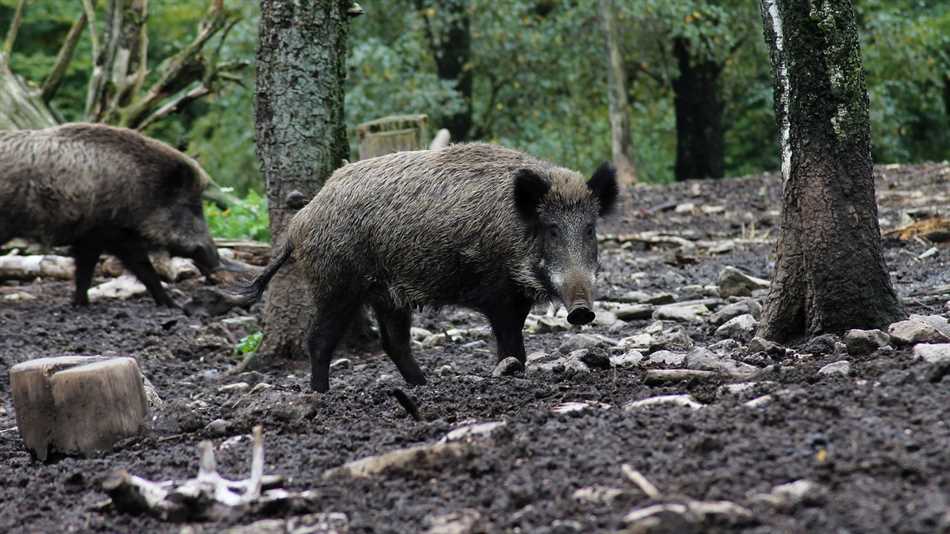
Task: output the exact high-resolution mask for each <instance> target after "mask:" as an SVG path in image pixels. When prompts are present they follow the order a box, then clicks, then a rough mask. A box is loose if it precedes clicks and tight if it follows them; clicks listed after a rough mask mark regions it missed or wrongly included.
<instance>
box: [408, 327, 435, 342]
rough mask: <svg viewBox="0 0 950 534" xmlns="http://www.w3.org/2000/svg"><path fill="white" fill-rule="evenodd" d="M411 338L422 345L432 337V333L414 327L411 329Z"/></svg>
mask: <svg viewBox="0 0 950 534" xmlns="http://www.w3.org/2000/svg"><path fill="white" fill-rule="evenodd" d="M409 336H410V337H411V338H412V339H413V341H418V342H419V343H422V342H423V341H424V340H425V339H426V338H429V337H432V332H431V331H429V330H426V329H425V328H419V327H417V326H413V327H411V328H409Z"/></svg>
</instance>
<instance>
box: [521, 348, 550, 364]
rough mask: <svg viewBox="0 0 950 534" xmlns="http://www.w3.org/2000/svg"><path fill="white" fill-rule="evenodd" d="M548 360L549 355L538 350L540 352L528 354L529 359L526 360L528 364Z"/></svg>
mask: <svg viewBox="0 0 950 534" xmlns="http://www.w3.org/2000/svg"><path fill="white" fill-rule="evenodd" d="M546 358H548V354H547V353H546V352H542V351H539V350H538V351H534V352H532V353H530V354H528V357H527V358H526V360H527V362H528V363H531V362H536V361H539V360H544V359H546Z"/></svg>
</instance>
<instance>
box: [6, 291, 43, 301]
mask: <svg viewBox="0 0 950 534" xmlns="http://www.w3.org/2000/svg"><path fill="white" fill-rule="evenodd" d="M3 300H4V301H6V302H26V301H28V300H36V296H35V295H31V294H29V293H27V292H25V291H14V292H13V293H7V294H5V295H3Z"/></svg>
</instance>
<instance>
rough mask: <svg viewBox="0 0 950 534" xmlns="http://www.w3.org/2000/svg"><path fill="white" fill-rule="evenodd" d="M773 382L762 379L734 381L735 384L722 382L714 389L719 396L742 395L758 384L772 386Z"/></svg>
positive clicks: (752, 389)
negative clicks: (756, 380) (760, 380)
mask: <svg viewBox="0 0 950 534" xmlns="http://www.w3.org/2000/svg"><path fill="white" fill-rule="evenodd" d="M774 384H775V382H770V381H764V382H736V383H735V384H723V385H722V386H719V389H718V390H716V394H717V395H719V396H723V395H737V396H740V395H743V394H745V393H749V392H751V391H755V389H756V388H757V387H759V386H772V385H774Z"/></svg>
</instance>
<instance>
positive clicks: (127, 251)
mask: <svg viewBox="0 0 950 534" xmlns="http://www.w3.org/2000/svg"><path fill="white" fill-rule="evenodd" d="M111 249H112V252H113V253H114V254H115V255H116V256H118V257H119V260H121V261H122V265H125V267H126V268H127V269H128V270H130V271H132V274H134V275H135V277H136V278H138V279H139V280H140V281H141V282H142V283H143V284H145V289H148V293H149V295H151V296H152V298H153V299H154V300H155V303H156V304H158V305H159V306H168V307H169V308H177V307H178V304H176V303H175V301H174V300H172V298H171V297H170V296H168V293H166V292H165V288H163V287H162V281H161V279H160V278H159V277H158V273H157V272H155V267H154V266H152V262H151V260H149V259H148V251H147V250H145V247H143V246H142V245H140V244H137V243H134V242H132V241H125V242H123V243H120V244H117V245H116V246H113V247H111Z"/></svg>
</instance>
